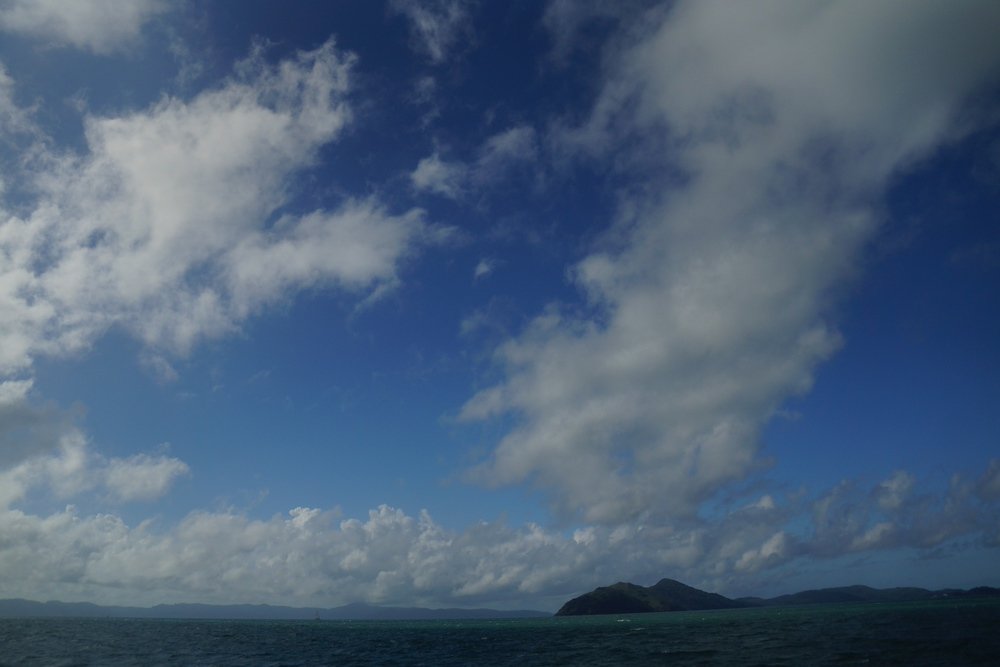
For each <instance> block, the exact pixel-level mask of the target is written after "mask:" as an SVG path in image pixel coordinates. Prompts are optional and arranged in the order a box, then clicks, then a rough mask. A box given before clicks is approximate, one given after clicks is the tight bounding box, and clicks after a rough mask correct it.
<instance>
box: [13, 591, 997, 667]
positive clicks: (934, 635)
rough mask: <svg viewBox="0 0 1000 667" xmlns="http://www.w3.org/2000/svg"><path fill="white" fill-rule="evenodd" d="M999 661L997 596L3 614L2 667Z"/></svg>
mask: <svg viewBox="0 0 1000 667" xmlns="http://www.w3.org/2000/svg"><path fill="white" fill-rule="evenodd" d="M608 664H630V665H634V664H653V665H661V664H663V665H667V664H669V665H1000V601H998V600H961V601H934V602H916V603H905V604H864V605H852V604H846V605H845V604H841V605H815V606H802V607H772V608H762V609H735V610H732V609H730V610H720V611H709V612H673V613H664V614H635V615H622V616H583V617H581V616H577V617H562V618H546V619H518V620H497V621H479V620H477V621H359V622H354V621H322V620H317V621H201V620H199V621H193V620H192V621H185V620H150V619H135V620H130V619H0V665H62V666H70V665H608Z"/></svg>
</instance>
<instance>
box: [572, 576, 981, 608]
mask: <svg viewBox="0 0 1000 667" xmlns="http://www.w3.org/2000/svg"><path fill="white" fill-rule="evenodd" d="M969 597H1000V588H990V587H987V586H980V587H978V588H973V589H970V590H961V589H951V588H949V589H942V590H928V589H926V588H884V589H878V588H871V587H869V586H843V587H839V588H823V589H817V590H808V591H801V592H799V593H793V594H790V595H780V596H778V597H774V598H757V597H747V598H736V599H732V598H727V597H725V596H723V595H719V594H718V593H708V592H706V591H702V590H699V589H697V588H694V587H692V586H688V585H686V584H682V583H681V582H679V581H675V580H673V579H661V580H660V581H658V582H657V583H655V584H654V585H652V586H638V585H636V584H630V583H626V582H618V583H617V584H613V585H611V586H602V587H600V588H596V589H594V590H593V591H591V592H590V593H585V594H584V595H581V596H579V597H575V598H573V599H572V600H570V601H569V602H567V603H566V604H564V605H563V606H562V607H561V608H560V609H559V611H557V612H556V616H582V615H591V614H641V613H650V612H663V611H701V610H707V609H736V608H747V607H770V606H782V605H802V604H820V603H837V602H854V603H864V602H913V601H918V600H932V599H941V598H969Z"/></svg>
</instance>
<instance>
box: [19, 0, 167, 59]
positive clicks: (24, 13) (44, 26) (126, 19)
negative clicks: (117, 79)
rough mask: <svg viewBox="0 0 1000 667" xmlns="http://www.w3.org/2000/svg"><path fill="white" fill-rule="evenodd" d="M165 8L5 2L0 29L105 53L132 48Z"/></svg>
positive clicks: (143, 1)
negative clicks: (144, 26) (150, 22)
mask: <svg viewBox="0 0 1000 667" xmlns="http://www.w3.org/2000/svg"><path fill="white" fill-rule="evenodd" d="M167 9H168V7H167V5H166V4H165V3H163V2H161V1H160V0H5V2H3V3H2V4H0V30H2V31H6V32H15V33H23V34H26V35H29V36H31V37H35V38H40V39H42V40H43V41H47V42H49V43H50V44H52V45H54V46H70V47H75V48H78V49H84V50H87V51H92V52H94V53H98V54H108V53H112V52H114V51H119V50H122V49H125V48H127V47H129V46H132V45H134V44H135V43H136V42H137V41H138V38H139V35H140V33H141V31H142V27H143V25H144V24H146V23H147V22H148V21H150V20H151V19H152V18H154V17H155V16H156V15H157V14H160V13H163V12H165V11H167Z"/></svg>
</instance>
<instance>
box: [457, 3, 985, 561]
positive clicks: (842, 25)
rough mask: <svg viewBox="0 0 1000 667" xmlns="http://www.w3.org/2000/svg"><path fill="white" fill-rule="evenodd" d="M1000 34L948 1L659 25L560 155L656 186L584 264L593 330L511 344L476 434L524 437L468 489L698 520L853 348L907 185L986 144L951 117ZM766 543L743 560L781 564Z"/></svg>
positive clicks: (613, 516) (556, 328)
mask: <svg viewBox="0 0 1000 667" xmlns="http://www.w3.org/2000/svg"><path fill="white" fill-rule="evenodd" d="M998 20H1000V10H998V8H997V6H996V5H993V4H991V3H969V4H965V5H962V6H961V7H958V8H956V7H955V6H954V5H951V4H948V3H934V2H925V3H917V4H916V5H912V4H903V3H891V2H890V3H879V4H877V5H872V4H870V3H864V2H844V3H836V4H828V3H821V2H802V3H797V4H796V5H795V7H794V8H793V9H789V7H788V6H787V5H783V4H780V3H762V4H754V5H752V6H751V5H739V6H733V5H732V3H725V2H691V3H685V2H681V3H677V4H676V5H674V6H672V7H671V8H670V9H669V11H665V10H663V9H662V8H657V9H655V10H652V11H650V12H648V13H646V14H644V15H643V17H642V18H641V19H640V20H639V21H638V22H637V26H636V27H634V29H635V30H636V31H637V34H639V35H640V36H641V38H639V39H636V40H633V41H631V42H629V43H618V42H616V44H619V47H618V48H620V51H619V52H617V53H612V54H610V57H609V62H611V65H610V66H609V69H608V71H607V73H606V76H605V84H604V87H603V90H602V92H601V93H600V94H599V95H598V97H597V99H596V101H595V103H594V106H593V109H592V111H591V113H590V115H589V118H588V119H587V120H586V121H585V122H584V123H582V124H578V125H567V126H564V127H563V128H562V129H561V130H557V131H556V132H555V133H554V138H553V141H554V142H555V143H556V145H558V146H561V147H562V150H563V151H564V152H565V153H566V154H571V155H576V156H577V157H578V158H579V159H584V160H586V159H590V158H593V157H596V158H597V159H600V160H609V159H612V158H613V159H614V160H615V162H616V163H617V164H618V168H619V169H621V170H625V171H628V172H630V173H633V174H634V175H638V176H640V177H642V178H643V179H645V185H644V186H643V187H639V188H634V189H633V190H632V191H630V192H626V193H624V194H623V197H622V205H621V214H620V219H619V220H618V221H617V224H616V226H615V228H614V229H613V230H612V231H611V232H610V233H609V234H608V238H607V239H606V241H605V242H604V243H603V244H602V245H601V246H599V247H598V248H597V249H595V250H594V252H592V253H591V254H590V255H589V256H587V257H585V258H584V259H583V260H582V261H580V262H579V264H578V265H577V266H576V268H575V278H576V282H577V284H578V285H579V287H580V289H581V291H582V292H583V293H584V294H585V295H586V299H587V309H586V312H592V313H596V315H594V316H593V317H589V316H588V317H581V316H579V315H578V314H577V312H578V311H574V310H571V309H569V308H563V307H561V306H560V305H558V304H556V305H553V306H552V307H550V308H549V309H548V310H547V311H546V312H545V314H543V315H542V316H540V317H538V318H537V319H536V320H535V321H534V322H533V323H532V324H531V325H530V326H529V327H528V328H527V330H526V331H524V332H523V333H522V334H521V335H520V336H518V337H516V338H514V339H511V340H509V341H508V342H507V343H505V344H504V345H502V346H501V347H500V348H499V349H498V350H497V359H498V361H499V363H500V365H501V367H502V370H503V379H502V380H501V381H500V382H499V383H497V384H496V385H495V386H493V387H490V388H487V389H485V390H483V391H481V392H480V393H478V394H477V395H475V396H474V397H473V398H472V399H471V400H470V401H469V402H468V403H467V404H466V405H465V407H464V408H463V411H462V417H463V418H465V419H468V420H481V419H489V418H493V417H496V416H499V415H505V414H509V415H513V416H514V417H515V419H516V425H515V426H514V428H513V429H512V430H511V431H510V432H509V433H508V434H507V435H506V436H505V437H504V438H503V439H502V441H501V442H500V443H499V444H498V445H497V447H496V449H495V451H494V452H493V455H492V456H491V457H490V458H489V459H488V460H487V461H485V462H483V464H482V465H481V466H480V467H478V468H477V469H476V470H475V471H473V473H472V475H473V478H474V479H477V480H480V481H483V482H485V483H489V484H515V483H520V482H523V481H532V482H534V483H535V484H536V485H537V486H538V487H540V488H542V489H544V490H546V491H547V492H550V493H551V496H552V499H553V501H554V505H555V506H556V507H557V508H558V509H560V510H561V511H562V512H563V513H564V514H565V515H568V516H582V517H583V518H585V519H586V520H587V521H591V522H597V523H606V524H609V525H613V524H616V523H620V522H632V521H640V520H641V521H645V520H654V521H656V520H658V521H667V522H670V521H678V520H690V519H692V518H693V517H694V516H695V515H696V513H697V511H698V508H699V507H700V506H701V503H702V502H704V501H705V500H706V499H708V498H709V497H710V496H712V495H713V494H714V493H716V492H717V491H718V490H719V489H720V488H722V487H723V486H724V485H726V484H727V483H730V482H733V481H735V480H740V479H743V478H745V477H746V476H747V475H748V474H750V473H751V472H752V471H754V470H755V469H757V467H758V466H759V465H760V462H759V461H758V460H757V446H758V436H759V433H760V429H761V427H762V426H763V424H765V423H766V422H767V421H768V419H769V418H770V417H771V415H772V414H773V413H774V411H775V410H777V409H778V408H779V407H780V405H781V403H782V402H783V401H784V400H785V399H786V398H787V397H789V396H791V395H794V394H797V393H801V392H805V391H807V390H808V389H809V388H810V386H811V384H812V382H813V376H814V372H815V369H816V367H817V365H818V364H820V363H821V362H822V361H823V360H824V359H827V358H828V357H829V356H830V355H831V354H833V353H834V352H835V351H836V350H837V348H838V346H839V345H840V344H841V341H840V335H839V333H838V332H837V330H836V328H835V326H834V325H833V324H832V323H831V322H830V321H829V315H830V312H831V309H830V306H831V303H832V302H833V301H834V300H835V298H836V296H837V293H838V290H839V289H841V288H842V286H843V285H844V284H845V282H847V281H848V280H849V279H850V277H851V276H852V274H853V272H854V270H855V266H854V261H855V258H856V257H857V256H858V253H859V250H860V249H861V248H862V247H863V246H864V244H865V241H866V240H868V239H869V238H870V237H871V235H872V233H873V231H874V230H875V229H876V228H877V226H878V223H879V209H878V204H879V196H880V195H881V193H882V192H883V190H884V189H885V187H886V184H887V183H888V181H889V179H890V178H891V177H892V176H893V175H894V174H895V173H897V172H898V171H900V170H903V169H906V168H907V166H909V165H911V164H912V163H914V161H916V160H918V159H920V158H921V157H922V156H925V155H927V154H928V153H929V152H930V151H932V150H933V149H934V148H936V147H937V146H940V145H942V143H945V142H947V141H948V140H949V139H952V138H954V137H955V136H956V134H957V133H960V132H961V130H963V129H968V128H967V127H959V125H958V124H957V118H956V113H957V112H958V110H959V109H960V108H961V105H962V104H963V103H964V102H965V100H966V96H967V95H969V94H972V93H974V92H976V90H977V89H978V87H979V86H981V85H985V84H988V83H990V82H992V81H995V80H996V77H997V75H998V74H1000V43H998V42H997V41H996V40H995V39H994V37H993V35H992V34H991V33H992V31H991V30H990V29H989V28H988V27H987V26H991V25H995V24H996V22H997V21H998ZM845 35H851V39H850V40H845V38H844V36H845ZM872 539H873V540H876V541H877V540H878V539H881V538H878V536H873V537H872ZM768 540H771V541H769V542H767V543H766V544H765V545H763V546H762V547H761V550H760V551H759V553H757V554H756V555H752V554H751V555H750V556H748V557H747V560H746V566H747V567H750V566H751V564H752V563H753V562H757V561H760V560H761V559H767V558H772V557H779V556H780V554H781V553H782V552H783V551H784V550H785V547H784V546H783V540H782V538H778V537H773V536H768Z"/></svg>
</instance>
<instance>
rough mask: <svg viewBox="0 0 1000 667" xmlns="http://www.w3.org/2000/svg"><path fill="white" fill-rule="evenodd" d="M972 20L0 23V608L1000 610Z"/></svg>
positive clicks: (983, 32)
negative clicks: (974, 589) (669, 586)
mask: <svg viewBox="0 0 1000 667" xmlns="http://www.w3.org/2000/svg"><path fill="white" fill-rule="evenodd" d="M998 14H1000V11H998V8H997V7H996V5H995V4H994V3H990V2H985V1H984V2H968V3H963V4H962V5H960V6H957V7H956V6H951V5H949V4H948V3H944V2H926V3H920V4H912V3H902V2H900V3H894V2H886V3H879V4H878V5H871V4H870V3H864V2H842V3H836V4H829V3H821V2H800V3H796V4H795V5H794V6H793V5H789V4H780V3H768V2H753V3H740V4H738V5H737V4H732V3H721V2H698V3H684V2H680V3H666V4H657V3H653V2H631V3H620V4H619V5H615V6H614V8H612V6H611V5H609V4H607V3H600V2H566V1H562V0H552V1H551V2H547V3H546V2H510V3H508V2H504V3H487V2H478V3H477V2H463V1H460V0H433V1H431V0H427V1H416V0H414V1H413V2H395V1H391V2H388V3H385V4H382V3H374V2H343V3H311V2H302V3H292V4H288V3H271V2H249V1H248V2H217V3H165V2H158V1H157V0H119V1H118V2H115V3H108V2H103V1H101V0H74V1H73V2H60V1H58V0H46V1H45V2H41V1H32V2H28V1H27V0H24V1H22V0H4V1H0V167H2V168H0V184H2V187H0V597H25V598H31V599H53V598H56V599H63V600H90V601H94V602H99V603H121V604H155V603H159V602H178V601H192V602H208V603H231V602H254V603H261V602H266V603H274V604H293V605H308V606H333V605H338V604H345V603H348V602H354V601H367V602H371V603H378V604H402V605H411V604H417V605H424V606H485V605H490V606H495V607H534V608H541V609H554V608H556V607H557V606H558V605H559V604H560V603H561V602H562V601H564V600H565V599H567V598H568V597H570V596H572V595H576V594H579V593H581V592H583V591H586V590H589V589H590V588H593V587H595V586H597V585H602V584H607V583H611V582H613V581H618V580H628V581H634V582H637V583H644V584H649V583H653V582H655V581H656V580H658V579H659V578H661V577H665V576H666V577H673V578H676V579H680V580H682V581H685V582H687V583H690V584H692V585H696V586H699V587H703V588H707V589H711V590H715V591H719V592H722V593H724V594H728V595H751V594H753V595H774V594H780V593H785V592H790V591H793V590H799V589H803V588H809V587H813V586H827V585H846V584H853V583H865V584H870V585H874V586H893V585H918V586H926V587H934V588H937V587H947V586H959V587H969V586H974V585H981V584H987V585H1000V570H998V569H997V567H996V564H995V562H996V560H997V546H998V544H1000V533H998V526H1000V441H998V439H997V436H998V434H1000V379H998V378H1000V348H998V346H997V344H996V341H997V340H1000V310H998V309H997V308H996V304H997V300H998V287H1000V234H998V224H997V223H998V220H997V211H998V210H1000V125H998V121H997V118H998V116H997V112H998V109H1000V106H998V99H1000V98H998V90H1000V88H998V86H1000V45H998V44H997V43H996V40H995V38H994V37H995V35H994V34H993V30H992V29H991V26H993V25H996V24H997V21H998V20H1000V15H998Z"/></svg>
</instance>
